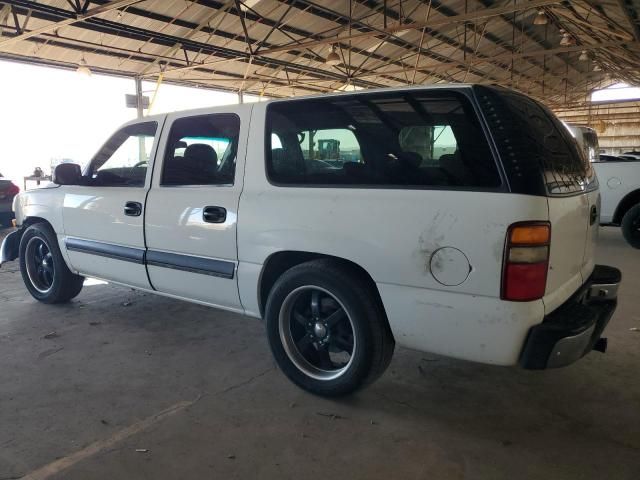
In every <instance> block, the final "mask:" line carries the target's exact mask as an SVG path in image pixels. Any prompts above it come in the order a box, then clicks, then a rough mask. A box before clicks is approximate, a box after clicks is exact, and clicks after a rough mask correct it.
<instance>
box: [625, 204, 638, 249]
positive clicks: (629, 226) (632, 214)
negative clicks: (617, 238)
mask: <svg viewBox="0 0 640 480" xmlns="http://www.w3.org/2000/svg"><path fill="white" fill-rule="evenodd" d="M621 227H622V235H623V236H624V238H625V240H626V241H627V243H628V244H629V245H631V246H632V247H633V248H640V204H638V205H636V206H634V207H631V208H630V209H629V210H628V211H627V213H625V214H624V217H622V224H621Z"/></svg>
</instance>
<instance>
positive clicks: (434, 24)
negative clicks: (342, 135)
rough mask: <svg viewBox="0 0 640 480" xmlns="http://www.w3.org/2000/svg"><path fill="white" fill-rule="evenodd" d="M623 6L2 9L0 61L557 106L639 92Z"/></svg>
mask: <svg viewBox="0 0 640 480" xmlns="http://www.w3.org/2000/svg"><path fill="white" fill-rule="evenodd" d="M634 3H635V2H633V1H632V0H606V1H592V0H574V1H570V2H554V1H544V0H533V1H528V2H517V3H514V2H499V3H495V2H492V1H490V0H453V1H446V2H445V1H440V0H430V1H429V0H427V1H416V0H413V1H412V0H403V1H400V0H396V1H393V0H387V1H374V0H351V1H345V0H329V1H319V0H316V1H306V0H294V1H282V2H281V1H276V0H245V1H244V2H243V1H236V0H231V1H229V0H226V1H224V0H223V1H213V0H197V1H186V0H178V1H163V0H147V1H131V0H130V1H126V0H125V1H123V0H120V1H118V0H116V1H108V0H94V1H91V2H87V1H85V0H45V1H30V0H16V1H7V2H0V26H1V28H0V30H1V34H2V36H1V37H0V58H9V59H14V60H21V61H29V62H36V63H46V64H50V65H57V66H60V67H66V68H76V67H77V66H78V65H80V64H81V63H82V62H86V64H87V65H88V66H89V68H91V69H92V70H94V71H98V72H104V73H111V74H119V75H127V76H143V77H145V78H148V79H154V78H157V77H158V75H160V74H162V75H163V78H164V81H167V82H173V83H180V84H189V85H201V86H205V87H219V88H223V89H225V90H243V91H245V92H247V93H253V94H258V95H260V94H264V95H267V96H290V95H299V94H309V93H313V92H316V93H317V92H326V91H335V90H338V89H344V88H345V85H348V86H353V87H361V88H368V87H376V86H382V87H383V86H400V85H407V84H431V83H441V82H481V83H498V84H502V85H506V86H510V87H513V88H516V89H519V90H521V91H524V92H526V93H529V94H531V95H534V96H537V97H539V98H542V99H544V100H545V101H547V103H550V104H552V105H563V104H573V103H576V102H581V101H584V99H585V98H586V96H587V94H588V93H589V92H590V90H591V89H594V88H600V87H602V86H603V85H606V84H607V83H611V82H613V81H627V82H629V83H633V84H638V83H640V43H639V40H640V26H639V24H638V9H637V8H636V6H635V5H634ZM538 15H540V18H543V19H546V20H547V23H546V24H544V25H537V24H535V23H534V20H535V19H536V17H537V16H538ZM563 37H564V41H563ZM332 46H333V47H334V48H335V51H336V53H338V55H339V57H340V59H341V63H340V64H339V65H335V66H332V65H329V64H327V63H325V59H326V57H327V55H329V53H330V52H331V49H332ZM583 51H584V52H586V53H585V54H583V55H581V53H582V52H583ZM581 56H582V60H581V59H580V57H581ZM594 68H595V69H596V70H598V69H599V71H594Z"/></svg>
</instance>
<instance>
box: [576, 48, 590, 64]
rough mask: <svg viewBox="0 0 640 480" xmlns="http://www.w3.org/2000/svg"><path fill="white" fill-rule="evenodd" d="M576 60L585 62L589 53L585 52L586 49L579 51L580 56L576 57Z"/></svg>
mask: <svg viewBox="0 0 640 480" xmlns="http://www.w3.org/2000/svg"><path fill="white" fill-rule="evenodd" d="M578 60H580V61H581V62H586V61H588V60H589V54H588V53H587V51H586V50H582V52H580V56H579V57H578Z"/></svg>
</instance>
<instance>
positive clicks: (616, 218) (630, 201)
mask: <svg viewBox="0 0 640 480" xmlns="http://www.w3.org/2000/svg"><path fill="white" fill-rule="evenodd" d="M639 203H640V188H638V189H636V190H633V191H631V192H629V193H627V194H626V195H625V196H624V197H623V198H622V200H620V203H618V206H617V207H616V211H615V213H614V214H613V223H614V224H616V225H620V223H621V222H622V217H624V214H625V213H627V212H628V211H629V209H630V208H631V207H633V206H634V205H637V204H639Z"/></svg>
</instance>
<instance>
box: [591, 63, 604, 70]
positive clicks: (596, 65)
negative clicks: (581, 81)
mask: <svg viewBox="0 0 640 480" xmlns="http://www.w3.org/2000/svg"><path fill="white" fill-rule="evenodd" d="M593 71H594V72H601V71H602V67H601V66H600V65H598V64H597V63H596V64H595V65H594V66H593Z"/></svg>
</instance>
